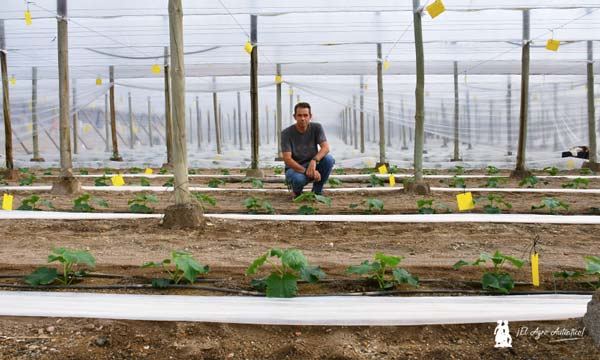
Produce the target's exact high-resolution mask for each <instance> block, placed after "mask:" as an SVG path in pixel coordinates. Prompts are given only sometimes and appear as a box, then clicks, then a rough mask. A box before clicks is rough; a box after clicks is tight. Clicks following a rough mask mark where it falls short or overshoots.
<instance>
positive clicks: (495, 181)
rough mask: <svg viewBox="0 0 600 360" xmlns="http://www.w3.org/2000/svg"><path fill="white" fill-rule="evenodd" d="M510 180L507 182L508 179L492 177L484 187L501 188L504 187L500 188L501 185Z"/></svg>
mask: <svg viewBox="0 0 600 360" xmlns="http://www.w3.org/2000/svg"><path fill="white" fill-rule="evenodd" d="M507 181H508V180H506V178H503V177H491V178H488V179H487V182H486V183H485V185H483V187H487V188H500V187H502V186H500V184H506V182H507Z"/></svg>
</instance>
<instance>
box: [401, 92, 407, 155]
mask: <svg viewBox="0 0 600 360" xmlns="http://www.w3.org/2000/svg"><path fill="white" fill-rule="evenodd" d="M400 121H401V122H402V148H401V149H400V150H408V145H407V144H406V125H405V124H404V122H405V117H404V99H400Z"/></svg>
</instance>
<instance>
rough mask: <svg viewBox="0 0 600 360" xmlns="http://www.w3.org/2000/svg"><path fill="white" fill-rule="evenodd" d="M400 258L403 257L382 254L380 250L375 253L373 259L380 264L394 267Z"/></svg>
mask: <svg viewBox="0 0 600 360" xmlns="http://www.w3.org/2000/svg"><path fill="white" fill-rule="evenodd" d="M402 259H404V258H403V257H398V256H389V255H384V254H383V253H380V252H378V253H376V254H375V260H378V261H380V262H381V264H382V265H385V266H389V267H391V268H393V267H396V266H397V265H398V264H400V262H401V261H402Z"/></svg>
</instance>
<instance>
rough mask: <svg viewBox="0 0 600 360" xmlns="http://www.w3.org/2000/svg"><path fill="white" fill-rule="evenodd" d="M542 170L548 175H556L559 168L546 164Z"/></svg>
mask: <svg viewBox="0 0 600 360" xmlns="http://www.w3.org/2000/svg"><path fill="white" fill-rule="evenodd" d="M544 172H545V173H546V174H548V175H550V176H556V175H558V173H560V170H559V169H558V168H557V167H556V166H547V167H545V168H544Z"/></svg>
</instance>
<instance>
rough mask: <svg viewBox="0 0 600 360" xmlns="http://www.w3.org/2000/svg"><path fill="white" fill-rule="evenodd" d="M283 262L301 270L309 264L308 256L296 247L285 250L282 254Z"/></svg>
mask: <svg viewBox="0 0 600 360" xmlns="http://www.w3.org/2000/svg"><path fill="white" fill-rule="evenodd" d="M281 262H282V263H283V265H285V266H288V267H290V268H292V269H294V270H296V271H300V269H302V268H303V267H305V266H307V265H308V260H307V259H306V256H304V254H302V252H301V251H300V250H296V249H290V250H285V251H284V252H283V255H282V256H281Z"/></svg>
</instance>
